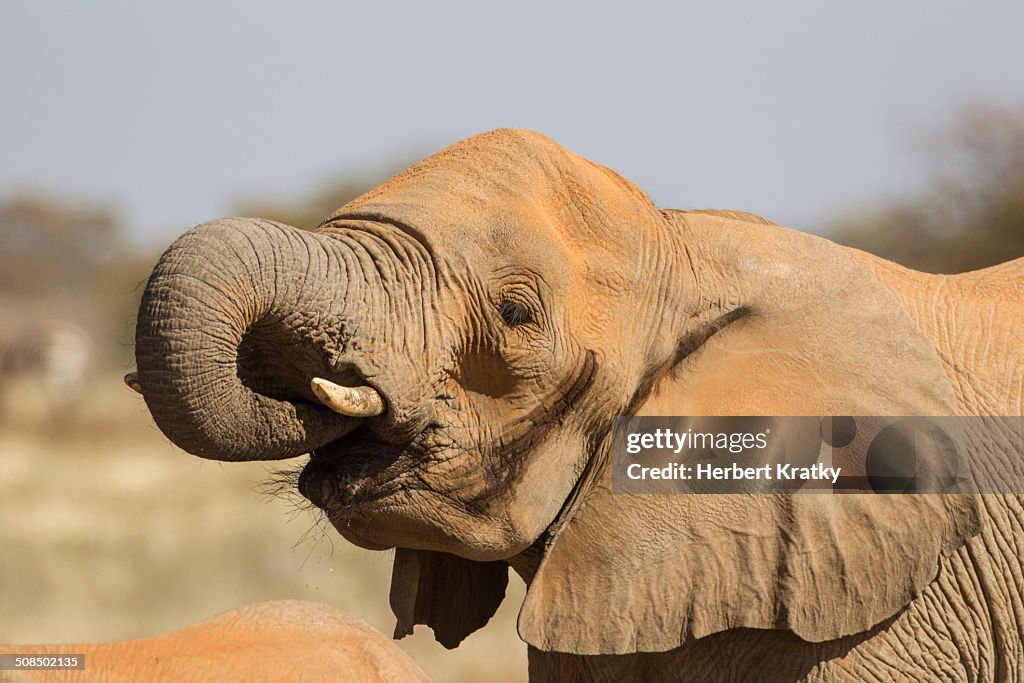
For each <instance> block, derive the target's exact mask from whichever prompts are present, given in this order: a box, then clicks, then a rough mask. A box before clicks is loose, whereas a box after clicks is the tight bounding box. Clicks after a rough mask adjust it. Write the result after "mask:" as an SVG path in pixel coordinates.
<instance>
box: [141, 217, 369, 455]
mask: <svg viewBox="0 0 1024 683" xmlns="http://www.w3.org/2000/svg"><path fill="white" fill-rule="evenodd" d="M309 243H319V244H317V248H316V249H310V248H309V247H310V244H309ZM299 245H305V247H306V248H305V249H297V248H296V247H298V246H299ZM340 248H341V247H340V245H334V244H331V245H328V244H327V243H326V240H325V239H324V238H323V237H320V236H316V235H313V234H309V233H305V234H299V231H297V230H295V229H293V228H287V227H285V226H281V225H278V224H274V223H270V222H268V221H258V222H257V221H245V220H240V219H234V220H225V221H218V222H214V223H208V224H205V225H202V226H199V227H197V228H195V229H193V230H192V231H190V232H189V233H186V235H185V236H183V237H182V238H181V239H179V240H178V241H177V242H176V243H175V244H174V245H173V246H172V247H171V248H170V249H169V250H168V251H167V252H166V253H165V254H164V256H163V257H162V258H161V260H160V262H159V264H158V265H157V267H156V269H155V270H154V273H153V276H152V277H151V278H150V281H149V283H148V285H147V288H146V293H145V294H144V296H143V300H142V306H141V308H140V312H139V324H138V328H137V333H136V352H137V356H138V362H139V382H140V385H141V387H142V389H143V394H144V396H145V397H146V401H147V403H148V404H149V406H150V410H151V412H152V413H153V415H154V419H155V420H156V421H157V424H158V425H159V426H160V428H161V430H163V431H164V432H165V433H166V434H168V435H169V436H170V437H171V438H172V440H173V441H175V443H177V444H179V445H180V446H182V447H183V448H185V449H186V450H188V451H189V452H192V453H194V454H195V455H199V456H201V457H207V458H214V459H223V460H246V459H271V458H284V457H291V456H295V455H300V454H302V453H304V452H308V451H309V450H312V449H313V448H315V447H317V446H319V445H322V444H323V443H327V442H329V441H331V440H334V439H336V438H339V437H340V436H342V435H343V434H345V433H347V432H348V431H349V430H351V429H352V428H353V427H354V426H355V425H356V424H357V423H358V420H355V419H353V418H345V417H342V416H339V415H336V414H335V413H333V412H331V411H329V410H328V409H326V408H323V407H321V406H319V405H317V404H315V403H313V402H312V400H311V399H312V397H311V396H310V397H306V396H303V395H301V394H300V395H298V396H297V397H296V398H297V399H299V400H296V401H294V402H293V401H282V400H279V399H276V398H271V397H269V396H265V395H261V394H258V393H255V392H253V391H252V390H250V389H249V388H247V387H245V386H244V385H243V384H242V382H241V379H240V378H239V377H238V368H237V358H238V351H237V350H238V346H239V344H240V343H241V342H242V340H243V337H244V336H245V334H246V333H247V332H248V331H250V330H252V329H253V328H254V326H257V325H259V326H267V327H268V328H269V329H272V330H274V329H276V330H277V331H278V333H282V334H284V335H286V336H287V335H289V334H290V335H292V336H296V334H297V335H298V336H299V337H300V338H301V336H302V329H301V326H300V324H297V323H296V322H295V321H294V314H293V311H294V309H295V302H296V301H297V300H298V299H299V298H300V297H304V296H309V295H310V292H308V291H307V290H308V289H310V287H309V285H310V284H311V283H316V284H319V283H322V282H324V281H327V280H328V279H332V280H336V278H327V277H324V275H326V273H325V271H326V269H327V268H329V266H330V263H331V262H332V260H333V259H332V255H331V254H328V251H334V250H336V249H340ZM263 251H270V252H271V253H275V254H276V253H277V252H278V251H281V252H282V253H283V254H287V256H283V257H282V261H281V262H276V257H275V263H274V264H273V267H272V270H271V271H270V272H267V270H266V268H269V267H270V266H269V264H266V263H265V262H263V260H262V259H261V258H260V256H259V255H258V254H259V253H260V252H263ZM314 254H315V255H316V257H314ZM289 272H291V273H295V274H298V273H301V274H302V278H301V279H299V278H295V279H293V280H289V279H288V278H287V277H286V276H287V275H288V273H289ZM197 273H198V274H197ZM325 291H326V290H325V289H324V288H323V287H322V286H320V287H319V291H318V292H314V293H312V294H313V295H314V296H315V295H316V294H318V293H319V294H320V295H321V296H322V294H323V292H325ZM332 296H333V294H332ZM303 324H304V323H303ZM288 328H291V329H288ZM197 340H201V341H200V342H199V343H197ZM306 401H309V402H306ZM222 416H228V419H225V418H224V417H222Z"/></svg>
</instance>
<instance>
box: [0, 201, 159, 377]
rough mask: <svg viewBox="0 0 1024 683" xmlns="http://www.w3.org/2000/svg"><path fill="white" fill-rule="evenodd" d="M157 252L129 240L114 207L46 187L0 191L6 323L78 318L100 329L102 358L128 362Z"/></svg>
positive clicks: (1, 303) (4, 327) (0, 298)
mask: <svg viewBox="0 0 1024 683" xmlns="http://www.w3.org/2000/svg"><path fill="white" fill-rule="evenodd" d="M154 260H155V259H153V258H150V257H148V256H143V255H140V254H138V253H135V252H133V251H132V250H131V249H130V248H129V247H128V245H127V244H126V241H125V235H124V230H123V226H122V224H121V222H120V220H119V219H118V217H117V215H116V214H115V213H114V212H113V211H111V210H109V209H106V208H102V207H98V206H96V205H83V204H80V203H77V202H71V201H68V200H66V199H61V198H53V197H45V196H43V195H22V196H10V197H7V198H5V199H0V331H4V332H6V333H9V334H15V333H17V332H18V330H19V329H20V328H26V329H27V328H29V327H30V326H31V325H32V324H33V323H34V322H35V321H39V320H42V319H45V318H57V319H63V320H69V321H73V322H75V323H77V324H78V325H80V326H82V327H84V328H85V329H86V330H87V331H88V332H89V333H90V334H91V335H92V336H93V337H94V340H95V348H96V351H97V354H96V357H97V359H98V360H100V361H102V362H108V363H109V362H116V363H119V364H123V363H125V362H126V360H125V359H126V358H127V357H128V355H129V354H130V352H131V343H130V340H131V321H132V316H133V315H134V313H135V308H136V307H137V306H138V295H137V294H135V293H134V290H135V289H137V287H138V285H139V283H142V282H144V281H145V278H146V275H147V274H148V272H149V269H150V268H151V267H152V264H153V262H154Z"/></svg>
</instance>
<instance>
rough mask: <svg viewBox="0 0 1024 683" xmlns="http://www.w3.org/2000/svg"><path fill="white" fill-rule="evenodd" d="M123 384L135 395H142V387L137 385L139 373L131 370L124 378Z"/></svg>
mask: <svg viewBox="0 0 1024 683" xmlns="http://www.w3.org/2000/svg"><path fill="white" fill-rule="evenodd" d="M124 383H125V384H127V385H128V388H129V389H131V390H132V391H134V392H135V393H137V394H141V393H142V385H141V384H139V373H138V372H136V371H134V370H132V371H131V372H129V373H128V374H127V375H125V376H124Z"/></svg>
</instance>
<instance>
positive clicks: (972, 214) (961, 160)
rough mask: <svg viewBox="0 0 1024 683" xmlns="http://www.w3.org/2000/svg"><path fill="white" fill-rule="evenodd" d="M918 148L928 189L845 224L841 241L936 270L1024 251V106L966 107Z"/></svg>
mask: <svg viewBox="0 0 1024 683" xmlns="http://www.w3.org/2000/svg"><path fill="white" fill-rule="evenodd" d="M917 147H918V148H919V152H920V155H921V157H922V162H923V165H924V167H925V189H924V190H923V191H922V192H921V193H920V194H918V195H916V196H911V197H908V198H905V199H902V200H898V201H892V202H888V203H883V204H880V205H878V206H877V207H876V208H874V209H873V210H869V211H867V212H864V213H862V214H861V215H858V216H849V217H846V218H843V219H841V220H839V221H837V223H836V224H835V225H834V226H833V227H832V230H831V231H830V234H831V236H832V237H833V239H835V240H836V241H838V242H841V243H843V244H847V245H849V246H853V247H857V248H859V249H864V250H866V251H870V252H872V253H875V254H878V255H880V256H883V257H885V258H889V259H892V260H894V261H897V262H898V263H902V264H903V265H905V266H909V267H911V268H916V269H919V270H925V271H929V272H935V273H955V272H963V271H967V270H974V269H977V268H983V267H985V266H990V265H993V264H996V263H1001V262H1003V261H1007V260H1010V259H1013V258H1016V257H1019V256H1024V106H1018V107H1014V106H1009V105H994V104H977V103H976V104H969V105H965V106H963V107H961V108H960V109H958V110H957V111H956V112H954V114H953V115H952V116H951V117H950V118H949V119H948V120H947V122H946V123H945V124H944V125H940V126H938V127H937V128H933V129H930V130H926V131H925V132H923V133H922V134H921V135H920V137H919V140H918V141H917Z"/></svg>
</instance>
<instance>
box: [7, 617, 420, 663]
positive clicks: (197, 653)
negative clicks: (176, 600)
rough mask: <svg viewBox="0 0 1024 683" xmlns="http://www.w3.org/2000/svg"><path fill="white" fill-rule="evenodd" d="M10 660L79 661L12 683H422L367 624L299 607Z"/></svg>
mask: <svg viewBox="0 0 1024 683" xmlns="http://www.w3.org/2000/svg"><path fill="white" fill-rule="evenodd" d="M13 654H17V655H21V656H28V657H39V656H43V657H56V656H61V655H64V656H71V655H80V656H84V662H83V663H82V669H78V670H75V669H66V670H50V671H45V670H35V671H33V670H27V669H22V670H18V671H16V672H15V674H14V676H15V678H14V679H13V680H15V681H47V682H50V683H57V682H58V681H109V682H110V683H136V682H137V681H181V682H182V683H187V682H190V681H194V682H195V683H200V682H203V683H205V682H206V681H268V682H271V681H273V682H275V683H276V682H277V681H289V680H303V681H323V682H324V683H327V682H328V681H330V682H331V683H333V682H334V681H367V682H368V683H369V682H372V683H410V682H417V681H420V682H426V681H429V679H428V678H427V675H426V674H425V673H424V672H423V670H422V669H420V667H419V666H417V665H416V663H415V662H414V661H413V660H412V659H411V658H410V657H409V655H407V654H405V652H403V651H402V650H401V649H399V648H398V646H396V645H395V644H394V643H393V642H391V641H390V640H388V639H387V638H386V637H385V636H384V635H383V634H382V633H380V632H379V631H377V630H375V629H374V628H373V627H372V626H370V625H369V624H367V623H365V622H363V621H362V620H360V619H357V618H355V617H353V616H352V615H350V614H346V613H345V612H342V611H341V610H339V609H337V608H334V607H328V606H327V605H321V604H318V603H315V602H305V601H298V600H279V601H276V602H263V603H257V604H254V605H247V606H245V607H242V608H239V609H234V610H231V611H230V612H225V613H224V614H220V615H218V616H216V617H213V618H210V619H207V620H205V621H201V622H199V623H198V624H193V625H192V626H189V627H187V628H184V629H181V630H180V631H175V632H173V633H167V634H164V635H159V636H155V637H152V638H142V639H140V640H128V641H123V642H115V643H98V644H89V645H31V646H30V645H0V655H13ZM296 672H301V677H300V675H299V674H297V673H296ZM4 680H8V679H4Z"/></svg>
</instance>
